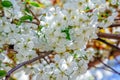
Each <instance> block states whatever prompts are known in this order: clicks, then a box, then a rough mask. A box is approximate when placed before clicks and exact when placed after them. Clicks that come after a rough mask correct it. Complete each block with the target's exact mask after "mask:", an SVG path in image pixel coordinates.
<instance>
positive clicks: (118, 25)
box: [109, 23, 120, 27]
mask: <svg viewBox="0 0 120 80" xmlns="http://www.w3.org/2000/svg"><path fill="white" fill-rule="evenodd" d="M109 27H120V23H116V24H112V25H110V26H109Z"/></svg>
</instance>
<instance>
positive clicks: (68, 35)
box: [61, 28, 71, 40]
mask: <svg viewBox="0 0 120 80" xmlns="http://www.w3.org/2000/svg"><path fill="white" fill-rule="evenodd" d="M69 31H70V28H66V29H65V30H62V31H61V32H62V33H65V34H66V39H67V40H71V38H70V33H69Z"/></svg>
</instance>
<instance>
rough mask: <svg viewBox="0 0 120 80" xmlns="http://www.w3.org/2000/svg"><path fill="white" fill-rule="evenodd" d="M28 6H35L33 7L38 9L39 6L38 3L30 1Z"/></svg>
mask: <svg viewBox="0 0 120 80" xmlns="http://www.w3.org/2000/svg"><path fill="white" fill-rule="evenodd" d="M30 4H31V5H32V6H35V7H40V4H39V3H38V2H35V1H30Z"/></svg>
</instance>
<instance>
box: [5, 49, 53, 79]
mask: <svg viewBox="0 0 120 80" xmlns="http://www.w3.org/2000/svg"><path fill="white" fill-rule="evenodd" d="M50 54H52V51H49V52H41V55H40V56H37V57H35V58H33V59H31V60H28V61H25V62H22V63H20V64H18V65H17V66H16V67H14V68H12V69H11V70H10V71H8V72H7V75H6V77H5V80H9V78H10V75H11V74H12V73H13V72H14V71H16V70H18V69H19V68H21V67H22V66H24V65H26V64H30V63H33V62H35V61H37V60H39V59H41V58H44V57H45V56H48V55H50Z"/></svg>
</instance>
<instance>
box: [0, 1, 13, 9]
mask: <svg viewBox="0 0 120 80" xmlns="http://www.w3.org/2000/svg"><path fill="white" fill-rule="evenodd" d="M1 4H2V6H3V7H6V8H9V7H12V6H13V5H12V3H11V2H10V1H8V0H5V1H2V2H1Z"/></svg>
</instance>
